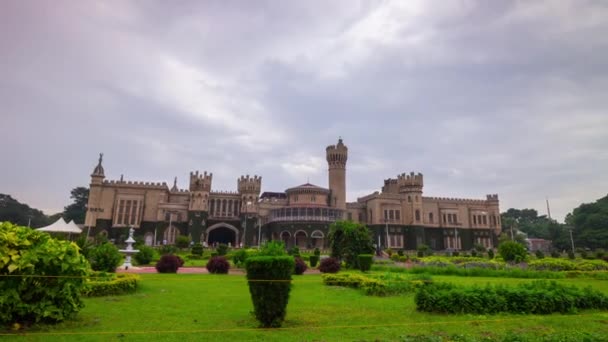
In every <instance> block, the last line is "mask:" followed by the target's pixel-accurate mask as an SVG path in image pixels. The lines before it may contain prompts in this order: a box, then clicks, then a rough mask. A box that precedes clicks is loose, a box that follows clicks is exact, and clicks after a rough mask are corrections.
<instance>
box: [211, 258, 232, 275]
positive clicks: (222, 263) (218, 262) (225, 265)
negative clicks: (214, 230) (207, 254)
mask: <svg viewBox="0 0 608 342" xmlns="http://www.w3.org/2000/svg"><path fill="white" fill-rule="evenodd" d="M206 267H207V271H209V273H213V274H227V273H228V270H229V269H230V263H229V262H228V260H226V258H224V257H223V256H214V257H213V258H211V259H209V261H208V262H207V266H206Z"/></svg>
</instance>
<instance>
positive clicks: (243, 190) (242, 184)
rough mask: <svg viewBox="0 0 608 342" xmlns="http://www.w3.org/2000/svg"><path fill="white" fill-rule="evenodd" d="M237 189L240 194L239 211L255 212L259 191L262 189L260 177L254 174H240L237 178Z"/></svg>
mask: <svg viewBox="0 0 608 342" xmlns="http://www.w3.org/2000/svg"><path fill="white" fill-rule="evenodd" d="M237 189H238V190H239V195H240V196H241V213H254V212H257V208H258V206H257V205H258V200H259V198H260V191H261V190H262V177H261V176H257V175H254V176H253V177H250V176H249V175H246V176H241V177H240V178H238V179H237Z"/></svg>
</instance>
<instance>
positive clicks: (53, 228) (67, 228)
mask: <svg viewBox="0 0 608 342" xmlns="http://www.w3.org/2000/svg"><path fill="white" fill-rule="evenodd" d="M36 230H39V231H41V232H49V233H73V234H80V233H81V230H80V228H78V226H77V225H76V224H75V223H74V221H70V223H66V222H65V221H64V220H63V217H61V218H59V220H57V221H55V223H53V224H51V225H49V226H46V227H42V228H38V229H36Z"/></svg>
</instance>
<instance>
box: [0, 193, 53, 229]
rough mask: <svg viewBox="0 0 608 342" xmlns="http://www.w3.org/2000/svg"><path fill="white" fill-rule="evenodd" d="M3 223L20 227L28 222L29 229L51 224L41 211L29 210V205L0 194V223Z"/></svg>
mask: <svg viewBox="0 0 608 342" xmlns="http://www.w3.org/2000/svg"><path fill="white" fill-rule="evenodd" d="M55 220H57V219H55ZM4 221H6V222H12V223H13V224H16V225H20V226H27V225H28V222H29V224H30V227H31V228H39V227H44V226H46V225H48V224H50V223H52V222H51V220H50V219H49V218H48V217H47V216H46V215H44V213H43V212H42V211H40V210H38V209H34V208H30V206H29V205H27V204H24V203H20V202H19V201H17V200H16V199H14V198H12V197H11V196H10V195H5V194H0V222H4Z"/></svg>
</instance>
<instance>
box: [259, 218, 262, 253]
mask: <svg viewBox="0 0 608 342" xmlns="http://www.w3.org/2000/svg"><path fill="white" fill-rule="evenodd" d="M261 245H262V222H261V221H260V218H259V217H258V249H260V246H261Z"/></svg>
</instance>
